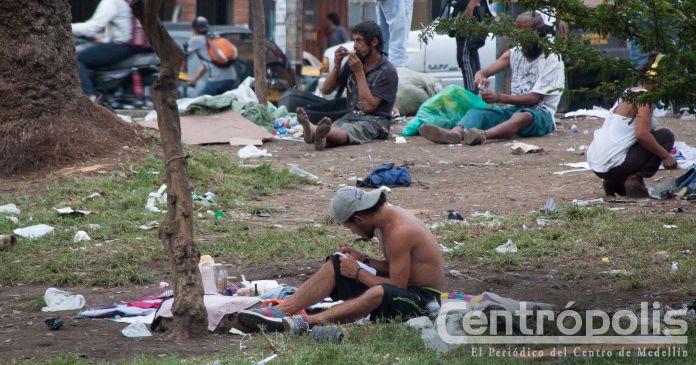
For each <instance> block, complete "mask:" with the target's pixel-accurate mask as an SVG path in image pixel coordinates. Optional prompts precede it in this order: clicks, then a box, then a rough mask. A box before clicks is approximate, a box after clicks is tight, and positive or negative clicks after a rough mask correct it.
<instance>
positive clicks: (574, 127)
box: [570, 124, 580, 134]
mask: <svg viewBox="0 0 696 365" xmlns="http://www.w3.org/2000/svg"><path fill="white" fill-rule="evenodd" d="M570 133H572V134H578V133H580V129H578V126H576V125H575V124H573V125H571V126H570Z"/></svg>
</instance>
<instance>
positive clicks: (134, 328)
mask: <svg viewBox="0 0 696 365" xmlns="http://www.w3.org/2000/svg"><path fill="white" fill-rule="evenodd" d="M121 333H123V335H124V336H126V337H151V336H152V333H150V330H148V329H147V327H146V326H145V323H143V322H142V321H141V320H140V319H139V318H138V319H137V320H136V321H135V322H133V323H131V324H129V325H128V326H126V328H124V329H122V330H121Z"/></svg>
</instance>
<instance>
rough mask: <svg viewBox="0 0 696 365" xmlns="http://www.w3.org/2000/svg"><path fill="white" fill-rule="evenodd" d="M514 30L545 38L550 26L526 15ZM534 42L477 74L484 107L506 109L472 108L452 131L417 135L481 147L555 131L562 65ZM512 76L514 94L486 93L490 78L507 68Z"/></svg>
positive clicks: (432, 129)
mask: <svg viewBox="0 0 696 365" xmlns="http://www.w3.org/2000/svg"><path fill="white" fill-rule="evenodd" d="M515 26H516V27H517V28H518V29H523V28H531V29H534V30H536V31H537V32H538V33H539V36H541V37H543V36H545V34H546V33H547V30H548V28H549V27H548V26H547V25H545V24H544V21H543V19H542V17H541V14H539V13H538V12H525V13H522V14H520V15H519V16H518V17H517V19H516V20H515ZM543 52H544V48H543V44H542V43H540V42H538V41H533V42H530V43H529V44H522V45H521V47H516V48H513V49H511V50H509V51H507V52H505V53H504V54H503V55H502V56H501V57H500V58H498V59H497V60H496V61H495V62H494V63H493V64H492V65H490V66H488V67H487V68H485V69H483V70H480V71H478V72H476V75H475V76H474V78H475V80H474V83H475V84H477V85H479V86H480V87H483V88H484V89H483V91H482V92H481V97H482V98H483V100H484V101H486V102H488V103H496V104H498V103H500V104H508V105H507V106H504V107H502V108H493V109H486V110H483V109H470V110H469V111H467V112H466V114H465V115H464V117H463V118H462V120H461V121H459V123H457V125H456V126H455V127H454V128H452V129H451V130H448V129H443V128H439V127H436V126H433V125H426V124H424V125H422V126H421V127H420V129H419V130H418V132H419V133H420V135H422V136H423V137H425V138H426V139H428V140H429V141H432V142H436V143H447V144H457V143H466V144H468V145H476V144H482V143H484V142H485V141H486V140H487V139H508V138H512V137H513V136H515V134H518V135H520V136H522V137H541V136H543V135H545V134H547V133H549V132H551V131H553V130H554V129H555V126H554V121H553V115H554V113H556V108H557V106H558V102H559V101H560V100H561V94H562V91H561V90H560V89H562V88H563V87H564V86H565V74H564V66H563V61H562V60H561V57H560V56H558V55H556V54H549V55H548V56H546V55H544V54H543ZM508 67H509V68H510V70H511V73H512V75H511V76H512V77H511V79H512V85H511V89H512V94H510V95H508V94H502V93H498V92H494V91H490V90H488V89H487V87H488V79H487V78H488V76H491V75H494V74H497V73H498V72H500V71H503V70H504V69H506V68H508Z"/></svg>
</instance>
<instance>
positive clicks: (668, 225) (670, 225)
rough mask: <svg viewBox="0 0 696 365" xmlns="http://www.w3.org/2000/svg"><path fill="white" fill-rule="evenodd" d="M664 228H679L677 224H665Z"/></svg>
mask: <svg viewBox="0 0 696 365" xmlns="http://www.w3.org/2000/svg"><path fill="white" fill-rule="evenodd" d="M662 228H666V229H673V228H677V225H676V224H663V225H662Z"/></svg>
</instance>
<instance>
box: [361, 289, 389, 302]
mask: <svg viewBox="0 0 696 365" xmlns="http://www.w3.org/2000/svg"><path fill="white" fill-rule="evenodd" d="M362 296H363V297H365V299H366V300H368V301H369V302H370V303H373V304H376V305H379V304H380V303H382V298H383V297H384V287H382V285H375V286H373V287H372V288H370V289H367V291H366V292H365V293H364V294H363V295H362Z"/></svg>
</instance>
